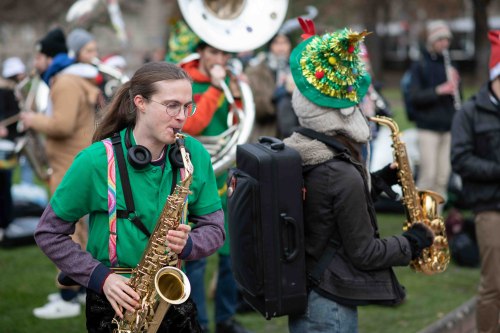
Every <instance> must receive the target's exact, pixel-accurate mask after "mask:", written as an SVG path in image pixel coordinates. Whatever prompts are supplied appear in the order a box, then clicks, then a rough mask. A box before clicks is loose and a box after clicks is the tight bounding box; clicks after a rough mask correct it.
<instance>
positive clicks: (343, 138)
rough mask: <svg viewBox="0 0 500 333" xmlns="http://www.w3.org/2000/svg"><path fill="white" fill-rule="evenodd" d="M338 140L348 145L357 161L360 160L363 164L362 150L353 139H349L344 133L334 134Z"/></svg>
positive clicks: (345, 145)
mask: <svg viewBox="0 0 500 333" xmlns="http://www.w3.org/2000/svg"><path fill="white" fill-rule="evenodd" d="M333 137H334V138H335V139H337V141H339V142H340V143H341V144H343V145H344V147H346V148H347V149H348V150H349V152H350V153H351V155H352V157H354V159H355V160H356V161H358V162H359V163H360V164H361V165H363V162H362V159H361V152H360V151H359V148H358V145H357V144H355V143H354V141H352V140H351V139H349V138H348V137H347V136H345V135H342V134H337V135H334V136H333Z"/></svg>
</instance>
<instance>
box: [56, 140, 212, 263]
mask: <svg viewBox="0 0 500 333" xmlns="http://www.w3.org/2000/svg"><path fill="white" fill-rule="evenodd" d="M120 135H121V137H122V148H123V152H124V155H125V159H126V156H127V149H126V147H125V139H124V135H125V130H122V131H121V132H120ZM131 140H132V144H133V145H135V140H134V138H133V135H131ZM185 142H186V147H187V148H188V149H189V150H190V152H191V162H192V164H193V169H194V172H193V183H192V184H191V186H190V187H189V189H190V191H192V194H190V195H189V199H188V200H189V201H188V214H191V215H195V216H201V215H206V214H210V213H213V212H215V211H217V210H219V209H220V208H221V202H220V198H219V196H218V193H217V183H216V181H215V176H214V173H213V169H212V163H211V162H210V155H209V154H208V152H207V151H206V150H205V148H204V147H203V145H202V144H201V143H200V142H198V141H197V140H195V139H193V138H192V137H187V138H186V141H185ZM169 148H170V147H169ZM167 156H168V155H167ZM107 165H108V162H107V156H106V148H105V147H104V144H103V143H102V142H96V143H94V144H93V145H91V146H90V147H89V148H87V149H85V150H83V151H82V152H80V153H79V154H78V155H77V156H76V158H75V160H74V161H73V164H72V165H71V167H70V169H69V170H68V172H67V173H66V175H65V176H64V178H63V180H62V182H61V184H60V185H59V187H58V188H57V190H56V192H55V194H54V196H53V197H52V200H51V205H52V208H53V209H54V212H55V213H56V215H57V216H58V217H60V218H62V219H63V220H66V221H77V220H78V219H79V218H81V217H82V216H85V215H86V214H90V215H89V227H90V230H89V239H88V243H87V251H88V252H90V253H91V254H92V256H93V257H94V258H95V259H97V260H99V261H100V262H102V263H103V264H104V265H106V266H108V267H109V266H111V264H110V262H109V249H108V242H109V215H108V195H107V193H108V180H107V179H108V178H107ZM115 170H116V200H117V205H116V209H117V210H126V205H125V198H124V196H123V190H122V186H121V180H120V173H119V170H118V164H117V160H116V153H115ZM127 170H128V174H129V179H130V184H131V187H132V195H133V198H134V204H135V208H136V213H137V215H138V216H139V218H140V219H141V221H142V222H143V223H144V225H145V226H146V228H147V229H148V230H149V231H150V232H152V231H153V229H154V227H155V225H156V221H157V219H158V217H159V216H160V213H161V211H162V209H163V206H164V205H165V203H166V201H167V197H168V195H169V194H170V190H171V186H172V168H171V166H170V162H169V160H168V158H166V162H165V169H164V171H163V173H162V170H161V168H160V167H156V166H153V165H151V164H150V165H148V166H146V167H145V168H143V169H134V167H132V166H131V165H129V164H128V162H127ZM180 179H181V178H180V173H178V175H177V180H178V181H180ZM116 233H117V246H116V250H117V255H118V265H119V266H120V267H136V266H137V264H138V262H139V260H140V259H141V256H142V253H143V252H144V249H145V248H146V245H147V243H148V238H147V237H146V235H144V234H143V233H142V232H141V231H140V230H139V229H138V228H137V227H136V226H135V225H133V224H132V222H130V221H129V220H128V219H120V218H117V222H116Z"/></svg>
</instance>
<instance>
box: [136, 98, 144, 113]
mask: <svg viewBox="0 0 500 333" xmlns="http://www.w3.org/2000/svg"><path fill="white" fill-rule="evenodd" d="M134 104H135V106H136V107H137V109H139V111H140V112H142V113H144V112H146V102H145V100H144V98H143V97H142V96H141V95H136V96H135V97H134Z"/></svg>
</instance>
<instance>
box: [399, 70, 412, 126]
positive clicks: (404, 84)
mask: <svg viewBox="0 0 500 333" xmlns="http://www.w3.org/2000/svg"><path fill="white" fill-rule="evenodd" d="M410 82H411V68H410V69H407V70H406V72H405V73H404V75H403V77H402V78H401V81H400V83H399V86H400V88H401V92H402V93H403V101H404V103H405V109H406V116H407V117H408V120H410V121H414V120H415V109H414V108H413V105H411V103H410V96H409V87H410Z"/></svg>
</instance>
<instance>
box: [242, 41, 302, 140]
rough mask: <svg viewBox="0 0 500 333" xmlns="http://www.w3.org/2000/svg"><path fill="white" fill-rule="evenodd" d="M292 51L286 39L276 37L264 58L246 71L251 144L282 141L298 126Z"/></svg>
mask: <svg viewBox="0 0 500 333" xmlns="http://www.w3.org/2000/svg"><path fill="white" fill-rule="evenodd" d="M291 50H292V43H291V40H290V38H289V36H287V35H286V34H282V33H278V34H277V35H276V36H274V37H273V38H272V39H271V41H270V42H269V50H268V51H267V52H266V53H265V57H263V59H262V60H261V61H260V62H259V63H257V64H254V65H253V66H249V67H248V68H247V69H246V70H245V73H246V74H247V75H248V79H249V82H250V87H251V88H252V92H253V96H254V101H255V127H254V133H253V135H252V140H251V141H257V140H258V138H259V136H262V135H264V136H271V137H280V138H285V137H288V136H290V135H291V134H292V133H293V129H294V127H297V126H299V121H298V118H297V116H296V115H295V113H294V112H293V109H292V102H291V100H292V92H293V89H294V88H295V83H294V82H293V78H292V75H291V71H290V59H289V58H290V52H291Z"/></svg>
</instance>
